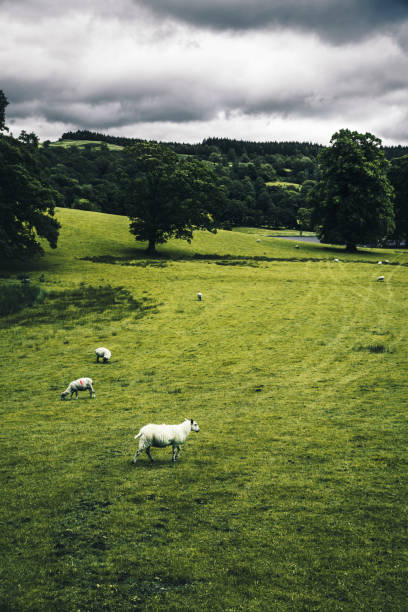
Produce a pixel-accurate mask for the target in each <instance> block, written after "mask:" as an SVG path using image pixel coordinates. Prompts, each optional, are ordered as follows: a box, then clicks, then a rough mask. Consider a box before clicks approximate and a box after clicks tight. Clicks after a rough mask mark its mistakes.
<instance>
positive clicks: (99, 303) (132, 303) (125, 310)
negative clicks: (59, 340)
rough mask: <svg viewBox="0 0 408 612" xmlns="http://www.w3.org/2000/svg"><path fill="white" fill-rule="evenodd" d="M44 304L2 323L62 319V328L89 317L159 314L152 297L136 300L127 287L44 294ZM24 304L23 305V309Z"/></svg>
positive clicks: (106, 286)
mask: <svg viewBox="0 0 408 612" xmlns="http://www.w3.org/2000/svg"><path fill="white" fill-rule="evenodd" d="M44 293H45V298H44V299H43V301H42V303H41V304H33V305H32V306H31V308H28V309H24V310H20V312H18V313H16V314H14V315H11V316H10V317H7V319H4V320H3V322H2V323H0V326H1V325H2V324H3V325H4V324H5V325H8V324H10V322H13V323H17V322H18V323H20V324H25V325H31V324H34V323H55V321H56V320H59V321H60V322H61V324H62V326H63V327H65V326H68V327H69V326H70V325H72V323H73V322H75V321H78V320H80V319H82V318H84V317H88V316H89V315H90V314H96V315H98V317H99V318H100V320H104V319H105V320H107V319H109V320H120V319H122V318H124V317H127V316H129V315H133V317H134V318H135V319H139V318H141V317H143V316H145V315H146V314H148V313H154V312H157V306H158V305H157V304H156V303H154V302H153V301H152V300H151V298H149V297H145V296H144V297H142V298H141V299H135V298H134V297H133V295H132V294H131V293H130V291H128V290H127V289H125V288H124V287H111V286H110V285H105V286H99V287H93V286H92V285H89V286H80V287H78V288H76V289H72V290H67V291H50V292H44ZM24 306H25V304H22V308H24Z"/></svg>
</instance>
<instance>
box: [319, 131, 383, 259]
mask: <svg viewBox="0 0 408 612" xmlns="http://www.w3.org/2000/svg"><path fill="white" fill-rule="evenodd" d="M330 142H331V146H329V147H327V148H326V149H324V150H323V151H322V152H321V153H320V154H319V157H318V161H319V167H320V173H321V179H320V181H318V183H317V184H316V186H315V187H314V188H313V189H312V190H311V192H310V195H309V201H310V203H311V205H312V206H313V209H314V212H313V223H314V225H316V226H317V228H316V229H317V233H318V236H319V238H320V239H321V240H322V242H326V243H331V244H345V245H346V248H347V250H349V251H355V250H356V248H357V245H359V244H372V243H377V242H378V241H381V240H382V239H383V238H385V237H386V236H388V235H389V234H390V233H391V232H392V231H393V228H394V210H393V188H392V186H391V183H390V181H389V180H388V177H387V169H388V165H389V163H388V161H387V160H386V159H385V157H384V153H383V151H382V150H381V140H380V139H378V138H376V137H375V136H373V135H372V134H369V133H366V134H359V133H358V132H351V131H350V130H346V129H343V130H340V131H339V132H336V133H335V134H334V135H333V137H332V139H331V141H330Z"/></svg>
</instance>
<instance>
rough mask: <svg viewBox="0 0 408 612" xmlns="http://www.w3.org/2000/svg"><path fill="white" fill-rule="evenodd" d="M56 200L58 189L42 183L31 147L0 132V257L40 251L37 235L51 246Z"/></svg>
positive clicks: (56, 227) (55, 228) (54, 242)
mask: <svg viewBox="0 0 408 612" xmlns="http://www.w3.org/2000/svg"><path fill="white" fill-rule="evenodd" d="M58 200H59V194H58V192H56V191H54V190H53V189H50V188H49V187H48V186H47V185H45V184H44V183H43V181H42V179H41V175H40V170H39V168H38V165H37V159H36V156H35V153H34V152H33V151H32V150H31V147H30V146H29V145H27V144H23V143H20V142H19V141H17V140H15V139H14V138H11V137H9V136H1V135H0V257H2V258H5V259H11V258H17V259H24V258H26V257H29V256H32V255H35V254H39V253H42V252H43V249H42V247H41V244H40V243H39V241H38V238H45V239H46V240H47V241H48V243H49V244H50V246H51V247H52V248H55V247H56V246H57V240H58V230H59V227H60V224H59V223H58V221H57V220H56V219H54V218H53V214H54V206H55V205H56V203H58Z"/></svg>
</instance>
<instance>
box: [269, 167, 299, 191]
mask: <svg viewBox="0 0 408 612" xmlns="http://www.w3.org/2000/svg"><path fill="white" fill-rule="evenodd" d="M289 172H290V170H289ZM265 185H266V186H267V187H284V188H286V189H297V190H299V189H301V187H302V185H299V183H291V182H288V181H268V182H267V183H265Z"/></svg>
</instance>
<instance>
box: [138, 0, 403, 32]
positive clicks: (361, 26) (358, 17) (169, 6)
mask: <svg viewBox="0 0 408 612" xmlns="http://www.w3.org/2000/svg"><path fill="white" fill-rule="evenodd" d="M134 2H135V4H136V5H139V6H143V7H145V8H146V9H149V10H150V11H152V12H154V13H155V14H156V15H159V16H161V17H162V18H173V19H176V20H179V21H183V22H186V23H189V24H193V25H195V26H200V27H207V28H211V29H216V30H237V31H243V30H249V29H261V28H265V27H270V26H275V27H287V28H292V29H299V30H306V31H310V32H316V33H317V34H319V35H320V36H322V37H323V38H326V39H330V40H333V41H334V42H342V41H347V40H353V39H357V38H361V37H362V36H366V35H369V34H372V33H373V32H376V31H384V30H387V29H388V28H390V27H393V26H398V25H400V24H401V22H402V21H405V20H407V19H408V3H407V1H406V0H388V1H386V2H385V1H384V0H251V2H248V1H247V0H207V1H206V2H191V0H154V1H153V2H152V1H151V0H134Z"/></svg>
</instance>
